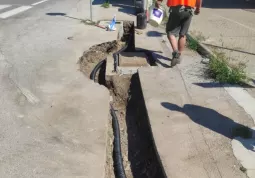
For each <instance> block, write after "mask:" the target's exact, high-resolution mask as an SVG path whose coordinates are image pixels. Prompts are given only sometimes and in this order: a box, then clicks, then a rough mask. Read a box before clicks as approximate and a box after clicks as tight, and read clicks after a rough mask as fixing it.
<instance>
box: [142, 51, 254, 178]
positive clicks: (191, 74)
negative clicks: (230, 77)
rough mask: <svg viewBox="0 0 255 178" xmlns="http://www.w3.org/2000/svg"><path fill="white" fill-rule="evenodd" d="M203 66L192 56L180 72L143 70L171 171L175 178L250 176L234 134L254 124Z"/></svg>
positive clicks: (146, 93)
mask: <svg viewBox="0 0 255 178" xmlns="http://www.w3.org/2000/svg"><path fill="white" fill-rule="evenodd" d="M200 61H201V58H199V56H197V55H193V56H192V55H189V56H184V62H183V63H182V64H181V65H180V66H179V67H178V68H173V69H166V68H155V67H153V68H150V69H148V68H147V69H146V68H143V69H139V77H140V80H141V85H142V89H143V94H144V98H145V103H146V107H147V110H148V115H149V119H150V123H151V127H152V132H153V135H154V139H155V143H156V147H157V149H158V152H159V155H160V158H161V160H162V162H163V165H164V167H165V171H166V172H167V175H168V176H169V177H226V178H227V177H246V175H245V174H244V173H243V172H241V171H240V167H241V165H240V163H239V162H238V160H237V159H236V158H235V156H234V154H233V152H232V148H231V140H232V137H231V130H232V129H233V128H234V127H236V126H240V125H248V126H252V125H253V120H252V119H251V117H250V116H249V115H247V114H246V113H245V111H244V110H243V109H242V108H241V107H240V106H238V104H237V103H236V102H235V101H234V100H233V99H232V98H231V97H230V96H229V95H228V93H227V92H226V91H225V89H224V88H223V87H220V86H218V85H217V84H213V82H212V81H210V80H207V79H204V76H203V75H202V74H203V70H204V64H201V63H200ZM203 83H205V84H206V83H209V84H211V87H206V88H204V87H201V86H202V84H203ZM200 84H201V85H200Z"/></svg>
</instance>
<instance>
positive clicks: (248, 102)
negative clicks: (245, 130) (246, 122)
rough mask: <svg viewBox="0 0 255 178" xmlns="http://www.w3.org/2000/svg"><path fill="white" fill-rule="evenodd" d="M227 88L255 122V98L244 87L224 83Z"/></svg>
mask: <svg viewBox="0 0 255 178" xmlns="http://www.w3.org/2000/svg"><path fill="white" fill-rule="evenodd" d="M224 88H225V90H226V91H227V92H228V94H229V95H230V96H232V98H234V100H235V101H236V102H237V103H238V104H239V106H241V107H242V108H243V109H244V110H245V111H246V113H247V114H249V115H250V116H251V117H252V119H253V121H254V123H255V99H254V98H253V97H252V96H251V95H250V94H249V93H248V92H247V91H246V90H244V89H243V88H242V87H238V86H236V87H235V86H231V85H224Z"/></svg>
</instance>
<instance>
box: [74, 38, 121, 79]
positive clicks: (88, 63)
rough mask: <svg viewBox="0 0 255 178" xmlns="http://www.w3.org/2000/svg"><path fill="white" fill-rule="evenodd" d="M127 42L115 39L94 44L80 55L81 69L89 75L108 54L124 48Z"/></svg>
mask: <svg viewBox="0 0 255 178" xmlns="http://www.w3.org/2000/svg"><path fill="white" fill-rule="evenodd" d="M124 45H125V42H122V41H118V40H114V41H111V42H106V43H102V44H98V45H94V46H92V47H91V48H89V50H88V51H85V52H84V53H83V55H82V57H80V60H79V63H80V70H81V71H82V72H83V73H84V74H85V75H86V76H89V75H90V73H91V71H92V70H93V68H94V67H95V66H96V65H97V64H98V63H99V62H100V61H102V60H104V59H105V58H106V57H107V56H108V55H110V54H113V53H115V52H117V51H118V50H120V49H121V48H123V46H124Z"/></svg>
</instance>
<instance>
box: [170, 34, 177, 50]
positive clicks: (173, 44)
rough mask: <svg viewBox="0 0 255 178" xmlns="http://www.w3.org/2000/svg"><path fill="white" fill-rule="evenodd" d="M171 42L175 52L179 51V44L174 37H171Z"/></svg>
mask: <svg viewBox="0 0 255 178" xmlns="http://www.w3.org/2000/svg"><path fill="white" fill-rule="evenodd" d="M169 41H170V44H171V46H172V49H173V51H178V42H177V39H176V37H175V36H174V35H169Z"/></svg>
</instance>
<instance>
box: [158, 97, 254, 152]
mask: <svg viewBox="0 0 255 178" xmlns="http://www.w3.org/2000/svg"><path fill="white" fill-rule="evenodd" d="M161 105H162V106H163V107H164V108H166V109H169V110H171V111H178V112H182V113H184V114H186V115H187V116H188V117H189V118H190V119H191V120H192V121H193V122H195V123H197V124H199V125H201V126H203V127H205V128H208V129H210V130H212V131H214V132H216V133H218V134H220V135H222V136H225V137H227V138H229V139H233V138H234V137H233V132H234V130H235V128H246V129H247V130H248V131H251V129H250V128H248V127H247V126H244V125H242V124H239V123H236V122H234V121H233V120H232V119H230V118H228V117H226V116H224V115H222V114H220V113H218V112H217V111H215V110H213V109H210V108H206V107H202V106H197V105H193V104H185V105H184V106H183V107H180V106H178V105H176V104H172V103H169V102H162V103H161ZM243 134H244V137H245V136H246V135H245V133H243ZM243 146H245V147H246V148H247V149H249V150H253V149H254V148H253V145H251V144H250V145H247V144H244V145H243Z"/></svg>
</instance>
